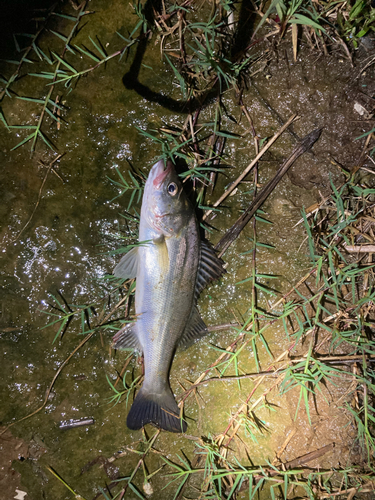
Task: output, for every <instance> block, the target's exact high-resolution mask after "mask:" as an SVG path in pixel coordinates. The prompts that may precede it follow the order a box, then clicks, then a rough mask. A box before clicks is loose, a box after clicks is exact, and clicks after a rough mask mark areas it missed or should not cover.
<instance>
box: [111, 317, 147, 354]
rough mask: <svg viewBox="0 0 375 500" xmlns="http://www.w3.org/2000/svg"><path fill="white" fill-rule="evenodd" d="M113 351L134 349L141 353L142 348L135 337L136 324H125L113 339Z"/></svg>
mask: <svg viewBox="0 0 375 500" xmlns="http://www.w3.org/2000/svg"><path fill="white" fill-rule="evenodd" d="M112 340H113V347H114V348H115V349H136V350H137V351H139V352H142V346H141V344H140V343H139V340H138V337H137V324H136V323H127V324H126V325H125V326H123V327H122V328H121V330H119V331H118V332H117V333H116V335H114V337H113V339H112Z"/></svg>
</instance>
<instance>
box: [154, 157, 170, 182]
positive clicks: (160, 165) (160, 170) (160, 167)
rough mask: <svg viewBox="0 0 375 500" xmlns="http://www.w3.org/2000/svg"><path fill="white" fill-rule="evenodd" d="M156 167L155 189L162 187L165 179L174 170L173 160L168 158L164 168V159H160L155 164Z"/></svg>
mask: <svg viewBox="0 0 375 500" xmlns="http://www.w3.org/2000/svg"><path fill="white" fill-rule="evenodd" d="M154 169H155V177H154V180H153V186H154V188H155V189H160V187H161V185H162V183H163V181H164V179H165V178H166V176H167V175H168V174H169V172H170V171H171V170H172V162H171V161H170V160H168V161H167V164H166V167H165V170H164V160H160V161H158V162H157V164H156V165H155V166H154Z"/></svg>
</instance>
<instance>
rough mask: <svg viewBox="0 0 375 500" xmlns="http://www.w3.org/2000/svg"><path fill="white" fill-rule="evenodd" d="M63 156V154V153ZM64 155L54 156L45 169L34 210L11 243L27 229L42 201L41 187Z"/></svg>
mask: <svg viewBox="0 0 375 500" xmlns="http://www.w3.org/2000/svg"><path fill="white" fill-rule="evenodd" d="M64 154H65V153H64ZM64 154H61V155H58V156H56V158H55V159H54V160H52V161H51V163H50V164H49V165H48V169H47V172H46V175H45V176H44V179H43V182H42V185H41V186H40V189H39V193H38V200H37V202H36V204H35V207H34V210H33V211H32V213H31V215H30V217H29V220H28V221H27V222H26V224H25V225H24V226H23V228H22V229H21V231H20V232H19V233H18V235H17V236H16V237H15V238H14V240H12V242H11V243H15V242H16V241H17V240H18V238H19V237H20V236H21V234H22V233H23V232H24V231H25V229H26V228H27V226H28V225H29V224H30V222H31V220H32V218H33V217H34V214H35V212H36V209H37V208H38V206H39V203H40V200H41V199H42V191H43V187H44V184H45V183H46V180H47V177H48V174H49V173H50V171H51V169H52V167H53V165H54V164H55V163H56V162H57V160H59V159H60V158H61V157H62V156H64Z"/></svg>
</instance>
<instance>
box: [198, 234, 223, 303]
mask: <svg viewBox="0 0 375 500" xmlns="http://www.w3.org/2000/svg"><path fill="white" fill-rule="evenodd" d="M223 264H224V262H223V261H222V260H221V259H220V258H219V257H218V256H217V255H216V253H215V250H214V249H213V248H212V247H211V245H210V244H209V243H207V242H206V241H202V242H201V255H200V259H199V267H198V273H197V282H196V285H195V298H196V299H197V298H198V296H199V294H200V293H201V291H202V290H203V288H205V287H206V286H207V285H208V283H210V282H211V281H213V280H216V279H218V278H220V276H222V275H223V274H224V273H226V270H225V269H224V268H223Z"/></svg>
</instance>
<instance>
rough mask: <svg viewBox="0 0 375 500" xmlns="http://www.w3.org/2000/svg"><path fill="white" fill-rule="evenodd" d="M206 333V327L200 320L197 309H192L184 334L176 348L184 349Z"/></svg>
mask: <svg viewBox="0 0 375 500" xmlns="http://www.w3.org/2000/svg"><path fill="white" fill-rule="evenodd" d="M207 333H208V331H207V326H206V324H205V322H204V321H203V319H202V318H201V315H200V314H199V311H198V309H197V308H196V307H194V308H193V310H192V311H191V314H190V318H189V321H188V323H187V325H186V328H185V330H184V333H183V334H182V337H181V338H180V340H179V342H178V347H180V348H181V349H186V348H187V347H189V346H190V345H191V344H192V343H193V342H194V340H198V339H200V338H201V337H203V336H204V335H206V334H207Z"/></svg>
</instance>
